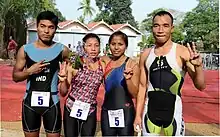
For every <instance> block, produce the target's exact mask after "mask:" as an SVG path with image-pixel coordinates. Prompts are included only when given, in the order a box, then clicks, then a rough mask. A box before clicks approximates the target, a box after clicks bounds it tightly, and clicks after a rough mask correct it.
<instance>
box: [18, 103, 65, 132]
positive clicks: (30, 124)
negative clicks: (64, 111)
mask: <svg viewBox="0 0 220 137" xmlns="http://www.w3.org/2000/svg"><path fill="white" fill-rule="evenodd" d="M41 117H42V118H43V124H44V129H45V131H46V132H47V133H59V132H60V131H61V110H60V102H58V103H56V104H52V105H50V107H45V108H42V107H31V106H30V105H28V104H26V103H25V101H23V103H22V126H23V130H24V131H25V132H36V131H39V130H40V127H41Z"/></svg>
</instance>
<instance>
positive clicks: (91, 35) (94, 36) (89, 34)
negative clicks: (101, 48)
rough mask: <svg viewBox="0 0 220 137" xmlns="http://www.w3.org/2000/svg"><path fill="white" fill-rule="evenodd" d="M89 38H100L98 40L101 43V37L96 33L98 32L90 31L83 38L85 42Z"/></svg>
mask: <svg viewBox="0 0 220 137" xmlns="http://www.w3.org/2000/svg"><path fill="white" fill-rule="evenodd" d="M89 38H96V39H97V40H98V42H99V45H100V38H99V36H98V35H96V34H94V33H88V34H86V35H85V36H84V37H83V39H82V41H83V43H86V41H87V40H88V39H89ZM83 45H84V44H83Z"/></svg>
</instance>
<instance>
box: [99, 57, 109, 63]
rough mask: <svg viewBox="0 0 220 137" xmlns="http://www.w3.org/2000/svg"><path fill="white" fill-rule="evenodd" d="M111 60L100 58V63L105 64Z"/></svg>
mask: <svg viewBox="0 0 220 137" xmlns="http://www.w3.org/2000/svg"><path fill="white" fill-rule="evenodd" d="M110 60H111V59H110V58H109V57H108V56H100V61H101V62H103V63H104V64H107V63H108V62H109V61H110Z"/></svg>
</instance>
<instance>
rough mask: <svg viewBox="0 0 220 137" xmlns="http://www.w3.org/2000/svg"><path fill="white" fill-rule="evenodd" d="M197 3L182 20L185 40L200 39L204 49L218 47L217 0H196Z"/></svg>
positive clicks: (214, 49)
mask: <svg viewBox="0 0 220 137" xmlns="http://www.w3.org/2000/svg"><path fill="white" fill-rule="evenodd" d="M198 1H199V4H198V5H197V6H196V7H195V8H194V9H193V10H192V11H191V12H188V13H187V14H186V16H185V18H184V20H183V25H184V30H185V32H186V41H202V42H203V46H204V50H211V51H217V49H218V48H219V1H218V0H198Z"/></svg>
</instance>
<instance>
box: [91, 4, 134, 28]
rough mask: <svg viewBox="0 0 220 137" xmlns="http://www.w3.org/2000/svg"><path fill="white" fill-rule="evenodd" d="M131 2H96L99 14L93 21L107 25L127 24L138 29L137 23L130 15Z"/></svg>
mask: <svg viewBox="0 0 220 137" xmlns="http://www.w3.org/2000/svg"><path fill="white" fill-rule="evenodd" d="M131 4H132V2H131V0H96V5H97V6H98V8H99V11H100V13H99V14H97V16H96V18H95V20H94V21H101V20H104V21H105V22H106V23H108V24H110V25H111V24H123V23H127V22H128V23H129V24H131V25H132V26H134V27H136V28H138V23H137V22H136V21H135V19H134V16H133V15H132V9H131V7H130V6H131Z"/></svg>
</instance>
